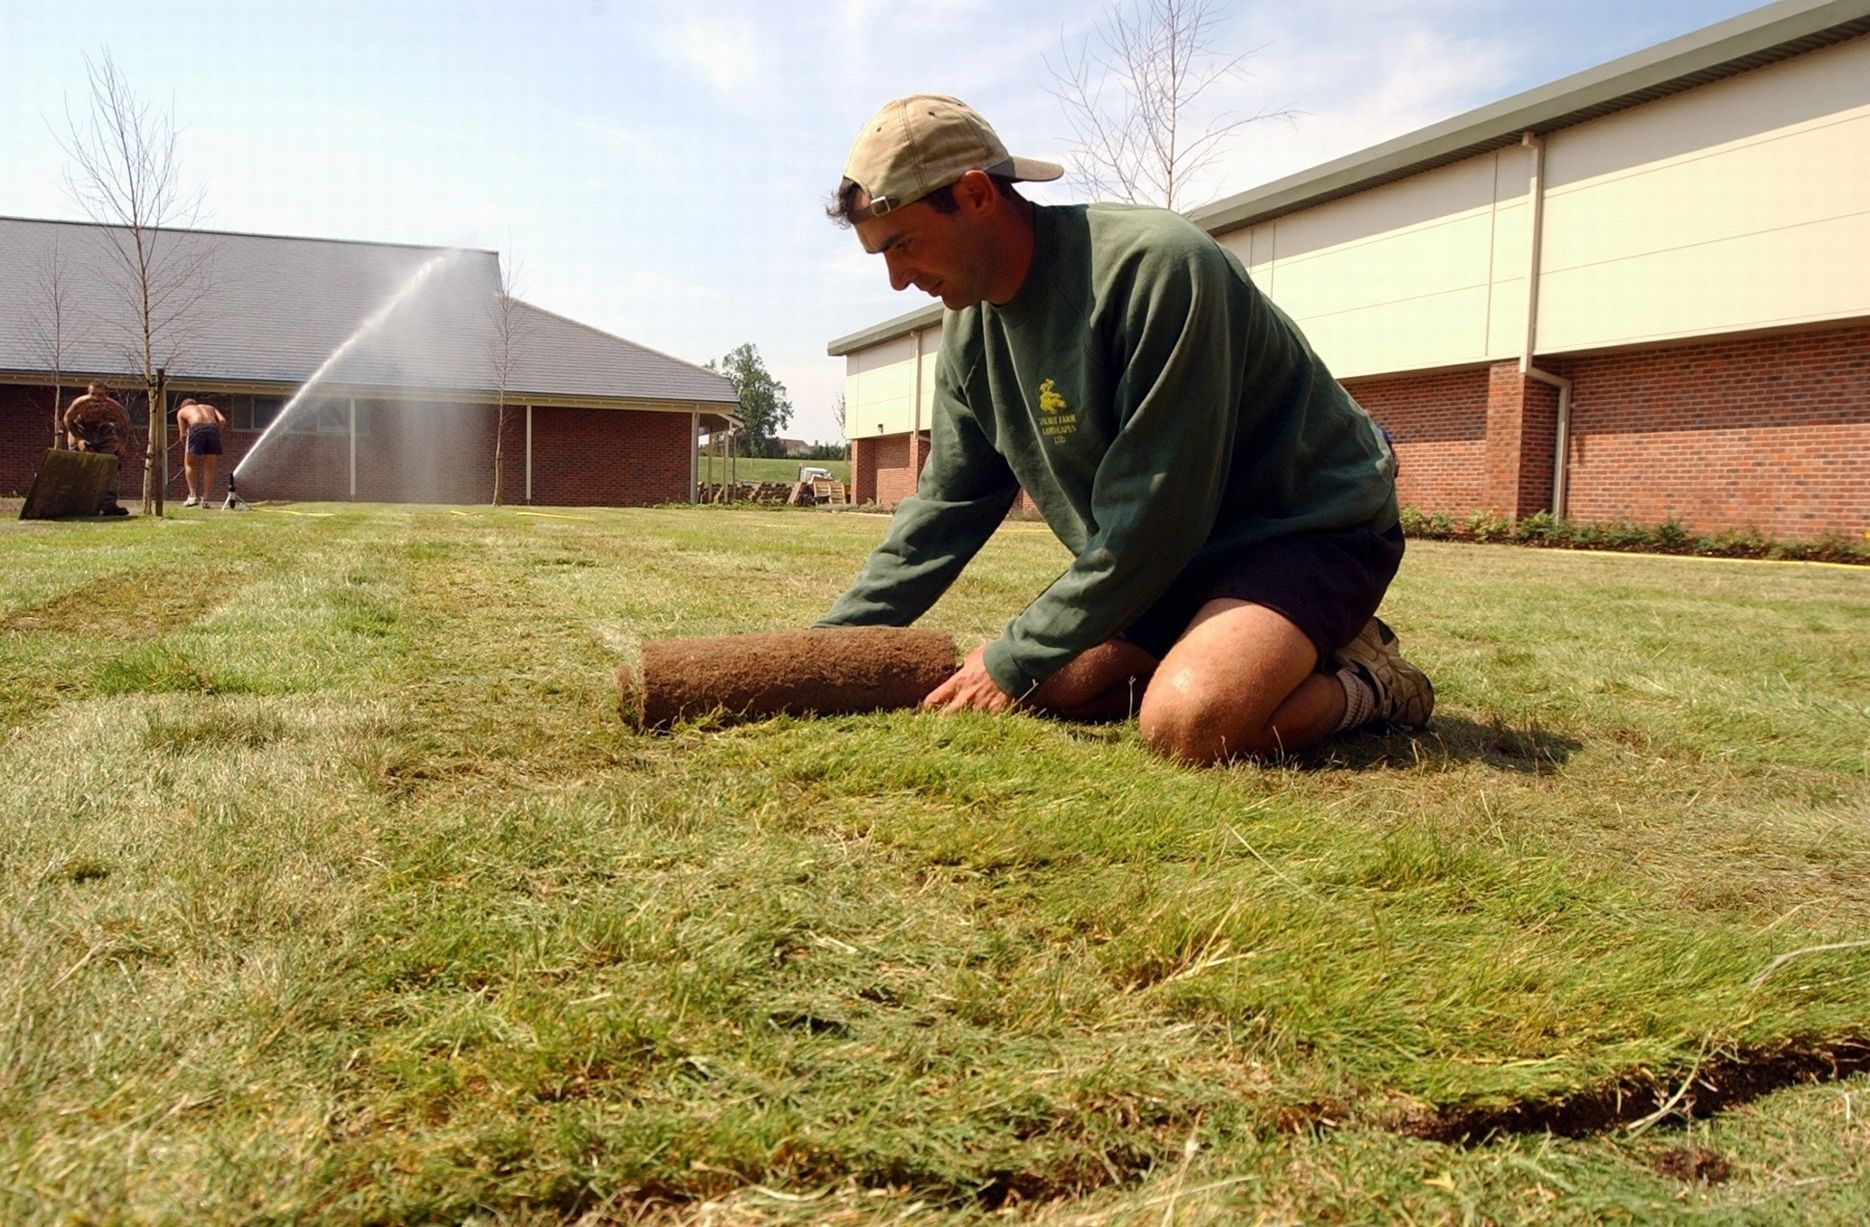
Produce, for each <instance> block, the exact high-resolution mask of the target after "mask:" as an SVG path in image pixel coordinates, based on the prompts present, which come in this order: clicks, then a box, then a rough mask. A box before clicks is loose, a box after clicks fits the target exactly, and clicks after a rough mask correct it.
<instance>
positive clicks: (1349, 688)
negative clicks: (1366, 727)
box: [1334, 665, 1377, 733]
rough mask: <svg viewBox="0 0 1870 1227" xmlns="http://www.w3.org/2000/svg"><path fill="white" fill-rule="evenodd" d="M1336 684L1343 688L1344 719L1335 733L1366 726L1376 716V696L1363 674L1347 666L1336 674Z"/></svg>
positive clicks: (1339, 722)
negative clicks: (1361, 725) (1362, 725)
mask: <svg viewBox="0 0 1870 1227" xmlns="http://www.w3.org/2000/svg"><path fill="white" fill-rule="evenodd" d="M1337 678H1338V684H1339V685H1341V686H1343V687H1344V718H1343V719H1342V720H1340V721H1338V727H1337V728H1336V730H1334V731H1336V732H1339V733H1342V732H1343V731H1344V730H1345V729H1354V728H1356V727H1357V726H1358V725H1360V724H1368V723H1369V722H1370V719H1371V717H1373V716H1375V715H1376V714H1377V695H1376V691H1375V690H1374V689H1373V688H1372V687H1371V685H1370V683H1369V682H1367V681H1365V680H1364V676H1363V674H1361V673H1359V672H1358V671H1357V670H1356V669H1353V668H1351V667H1350V666H1349V665H1346V666H1344V667H1343V668H1342V669H1339V670H1338V672H1337Z"/></svg>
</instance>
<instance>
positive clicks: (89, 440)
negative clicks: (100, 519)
mask: <svg viewBox="0 0 1870 1227" xmlns="http://www.w3.org/2000/svg"><path fill="white" fill-rule="evenodd" d="M65 441H66V443H67V444H68V445H69V446H70V447H71V450H72V451H74V452H92V453H94V454H97V455H102V456H109V457H111V458H112V459H113V460H115V461H116V468H115V469H114V470H113V471H112V474H111V479H110V488H109V489H108V490H106V491H105V492H104V505H103V506H102V507H101V508H99V509H98V514H100V515H107V516H127V515H129V514H130V512H129V510H128V509H127V508H125V507H124V506H123V505H122V504H121V503H119V502H118V501H117V487H118V484H119V482H120V481H121V480H122V475H123V453H124V449H125V448H127V447H128V446H129V445H130V442H131V438H130V415H129V414H128V413H126V412H124V408H123V405H122V404H121V403H120V402H119V401H118V400H117V399H116V398H115V397H113V396H112V395H111V394H110V385H109V384H107V383H105V382H104V381H103V380H101V379H99V380H94V381H93V382H92V383H91V384H90V385H88V386H87V387H86V388H85V390H84V395H82V396H80V397H77V398H76V399H75V400H73V401H72V402H71V404H70V405H67V406H66V408H65Z"/></svg>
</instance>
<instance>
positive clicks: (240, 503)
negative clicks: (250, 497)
mask: <svg viewBox="0 0 1870 1227" xmlns="http://www.w3.org/2000/svg"><path fill="white" fill-rule="evenodd" d="M246 505H247V500H246V499H243V498H241V497H240V494H239V492H238V491H236V490H235V489H234V475H233V474H232V473H229V474H228V475H227V500H226V501H225V502H223V503H222V504H221V510H222V511H239V510H240V509H241V508H242V507H245V506H246Z"/></svg>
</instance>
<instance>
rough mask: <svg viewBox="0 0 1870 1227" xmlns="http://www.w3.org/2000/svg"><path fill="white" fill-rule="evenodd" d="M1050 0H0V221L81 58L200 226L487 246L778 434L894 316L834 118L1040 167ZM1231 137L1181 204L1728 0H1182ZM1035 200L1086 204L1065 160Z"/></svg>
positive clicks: (814, 419) (51, 161)
mask: <svg viewBox="0 0 1870 1227" xmlns="http://www.w3.org/2000/svg"><path fill="white" fill-rule="evenodd" d="M1128 2H1133V0H1128ZM1108 7H1109V6H1108V5H1103V6H1100V5H1098V4H1094V3H1093V4H1087V3H1085V2H1084V0H921V3H919V4H914V5H909V4H902V3H894V4H892V3H886V2H885V0H823V2H819V0H709V2H708V3H706V4H700V3H695V2H694V0H530V2H529V3H526V4H515V3H513V2H512V0H312V2H309V3H308V2H305V0H267V2H265V3H256V2H255V0H60V2H59V3H47V2H46V0H0V216H11V217H34V218H64V219H71V220H84V214H83V212H82V211H81V210H80V209H79V208H78V206H77V204H76V203H75V201H74V198H73V197H72V195H71V193H70V190H69V188H68V186H67V182H66V176H67V171H68V168H69V165H70V160H69V158H68V157H67V156H66V154H65V152H64V150H63V148H62V147H61V138H65V139H67V140H68V139H69V138H68V136H67V134H68V133H69V130H70V129H69V123H68V119H67V116H68V114H70V115H78V116H81V115H82V114H83V113H84V112H85V111H86V110H87V108H88V107H89V99H90V86H89V81H88V77H87V70H86V57H87V56H88V57H90V58H91V59H92V60H93V61H97V60H100V59H101V57H102V56H103V55H104V54H105V53H108V54H109V55H110V57H111V58H112V59H113V60H114V61H115V63H116V65H117V67H118V68H119V70H120V71H121V72H122V73H123V75H124V76H125V77H126V78H127V80H128V81H129V83H130V86H131V88H132V89H133V90H134V91H135V92H136V94H137V95H138V96H139V98H140V99H141V100H142V101H143V102H144V103H146V104H148V105H149V106H150V107H151V108H152V109H153V110H154V111H156V112H158V113H161V112H167V113H168V114H169V115H170V116H172V118H173V120H174V122H175V125H176V128H177V130H178V136H177V153H178V157H179V160H180V163H181V175H182V178H183V181H184V183H185V184H188V185H191V186H193V187H197V188H199V189H200V190H201V192H202V195H203V205H204V209H203V215H202V219H201V222H200V224H201V225H203V226H204V227H207V228H211V229H216V230H229V231H237V232H242V233H253V234H292V235H308V236H314V237H320V238H337V239H357V240H367V241H372V242H390V243H411V244H418V245H423V246H462V247H475V248H482V249H487V250H493V251H498V252H500V253H501V255H502V258H503V259H504V260H505V261H506V263H507V265H508V267H509V269H510V271H511V273H512V276H513V280H514V286H515V289H516V291H517V293H518V294H519V296H520V297H522V298H524V299H526V300H527V301H529V302H531V303H534V304H535V305H537V306H540V307H543V308H545V309H547V310H549V311H554V312H557V313H558V314H561V315H566V316H569V317H571V318H573V319H576V320H579V321H581V322H583V323H586V324H589V325H592V326H593V327H597V328H600V329H603V330H604V331H606V332H611V333H614V334H616V335H619V336H623V337H627V338H629V339H630V340H632V341H635V342H637V343H638V344H641V345H646V346H648V347H650V348H652V349H655V350H659V351H661V352H663V353H666V354H669V355H672V356H674V357H677V358H681V359H683V360H685V361H688V362H694V363H697V364H699V363H702V362H705V361H707V360H708V359H710V358H719V357H721V356H722V355H724V354H726V353H727V352H728V351H729V350H731V349H733V348H734V347H735V346H738V345H740V344H742V343H743V342H751V343H752V344H753V345H755V346H756V347H757V348H758V349H759V352H760V355H761V357H762V359H763V360H764V361H765V363H766V366H767V368H768V369H769V370H770V371H772V373H773V374H774V375H775V376H776V377H777V378H778V379H779V380H780V381H781V382H782V383H784V384H785V385H786V387H787V394H788V397H789V399H790V400H791V402H792V405H793V418H792V423H791V425H790V426H789V427H788V428H787V429H786V430H785V431H784V433H785V434H786V435H788V436H791V437H796V438H803V439H808V440H824V441H836V440H838V439H839V438H841V437H842V436H841V434H840V432H839V428H838V422H837V415H836V410H837V398H838V393H839V390H840V389H841V388H842V386H843V378H844V361H843V359H841V358H831V357H828V356H827V355H826V353H825V346H826V344H827V343H828V342H829V341H831V340H833V339H834V338H837V337H841V336H845V335H847V334H849V333H853V332H856V331H859V330H861V329H863V328H867V327H869V326H870V325H872V324H876V323H879V322H881V321H883V320H886V319H889V318H892V317H894V316H897V315H900V314H902V313H904V312H906V311H911V310H915V309H917V308H919V307H921V306H923V305H925V304H926V303H927V302H928V301H930V300H928V299H927V298H926V297H925V296H924V295H922V294H920V293H919V292H917V291H915V290H913V289H911V290H909V291H907V292H905V293H901V294H898V293H893V292H892V291H891V290H890V288H889V284H888V279H887V277H886V275H885V273H884V269H883V266H882V261H881V260H880V259H879V258H877V257H873V256H866V255H864V254H863V252H862V251H861V250H860V248H859V247H858V245H857V241H856V239H855V237H854V236H853V235H852V234H851V233H850V232H849V231H847V230H842V229H839V228H838V227H837V226H835V225H833V224H832V223H831V222H829V221H828V220H826V218H825V216H824V211H823V210H824V205H825V203H826V201H827V199H828V198H829V196H830V193H831V191H832V189H833V188H835V187H836V185H837V181H838V178H839V173H840V170H841V168H842V166H843V162H844V156H845V153H846V152H847V151H848V149H849V146H850V142H851V140H852V138H853V137H854V136H855V135H856V133H857V130H858V129H859V127H860V126H861V125H862V124H863V122H864V120H865V119H866V118H867V117H868V116H870V115H871V114H872V113H873V112H875V111H876V110H877V109H878V108H879V107H880V106H881V105H882V104H883V103H884V102H885V101H887V100H889V99H891V98H894V97H898V96H901V95H904V94H909V93H918V92H937V93H949V94H955V95H958V96H959V97H961V98H963V99H965V100H967V101H968V102H969V103H970V104H972V105H973V106H974V107H976V108H977V109H978V110H980V111H981V112H982V113H983V114H984V115H985V116H986V117H987V118H988V120H989V121H990V122H991V123H992V124H993V126H994V128H995V129H996V130H997V131H998V132H999V134H1000V136H1001V138H1002V139H1003V140H1004V141H1005V142H1006V144H1007V145H1008V147H1009V148H1010V149H1011V151H1012V152H1013V153H1015V154H1021V155H1026V156H1031V157H1039V158H1046V159H1049V160H1052V161H1058V162H1064V161H1065V160H1066V154H1067V149H1068V145H1069V134H1070V127H1069V125H1068V121H1067V116H1066V113H1065V111H1064V109H1063V107H1062V104H1061V103H1060V102H1059V100H1058V99H1057V97H1055V91H1056V89H1057V81H1056V77H1055V75H1054V73H1053V71H1052V66H1055V65H1058V64H1059V63H1061V62H1062V58H1063V55H1064V54H1065V53H1067V52H1075V51H1076V50H1078V49H1079V48H1081V47H1084V46H1085V45H1086V42H1085V40H1087V39H1089V40H1090V43H1089V44H1088V45H1089V46H1090V48H1091V49H1092V50H1093V51H1095V50H1096V48H1097V45H1098V44H1097V31H1096V27H1097V23H1098V22H1099V21H1100V19H1102V18H1103V17H1104V15H1105V14H1106V13H1107V12H1108ZM1213 7H1214V8H1216V9H1217V10H1218V11H1219V16H1220V18H1221V20H1220V21H1219V24H1218V25H1217V26H1216V28H1215V32H1214V42H1215V45H1216V47H1217V49H1218V50H1220V51H1222V52H1224V53H1225V54H1226V55H1227V56H1229V57H1232V56H1234V55H1245V56H1246V58H1245V59H1244V60H1243V61H1242V62H1241V65H1240V70H1239V71H1238V72H1237V73H1236V74H1235V75H1233V76H1230V77H1227V78H1224V79H1223V80H1222V81H1221V82H1220V83H1219V84H1218V85H1217V86H1216V88H1214V89H1212V90H1210V91H1209V93H1208V94H1207V95H1205V96H1204V98H1203V100H1202V101H1203V104H1204V105H1203V106H1202V107H1201V108H1200V110H1199V111H1198V112H1197V113H1196V114H1194V115H1193V116H1192V117H1191V122H1192V123H1194V124H1195V126H1196V127H1197V128H1198V129H1205V128H1206V127H1207V126H1208V125H1209V124H1212V123H1216V122H1222V121H1224V120H1226V119H1229V118H1246V117H1251V116H1261V115H1266V116H1270V117H1269V118H1261V119H1258V120H1255V121H1254V122H1251V123H1248V124H1245V125H1244V126H1242V127H1239V128H1237V129H1235V130H1234V131H1233V132H1232V133H1231V134H1230V135H1229V136H1228V138H1227V140H1226V142H1225V144H1224V147H1223V151H1222V155H1221V156H1220V157H1219V158H1217V159H1216V160H1215V161H1214V163H1213V164H1212V166H1211V167H1210V168H1209V171H1208V173H1207V174H1206V175H1205V176H1204V177H1203V178H1202V179H1200V180H1199V181H1197V183H1196V184H1195V185H1194V189H1193V194H1192V195H1191V196H1190V197H1188V198H1186V199H1184V200H1183V201H1181V202H1180V203H1181V204H1182V205H1183V207H1191V206H1197V205H1199V204H1202V203H1207V202H1209V201H1212V200H1216V199H1220V198H1223V197H1226V196H1230V195H1233V194H1234V193H1236V192H1242V191H1246V190H1248V189H1250V188H1253V187H1256V186H1258V185H1260V184H1262V183H1267V182H1270V181H1272V180H1274V179H1279V178H1282V177H1284V176H1286V175H1289V174H1293V173H1296V172H1298V171H1302V170H1305V169H1307V168H1309V167H1312V166H1316V165H1318V164H1320V163H1323V162H1328V161H1330V160H1332V159H1334V158H1337V157H1341V156H1343V155H1345V154H1349V153H1354V152H1356V151H1357V150H1359V149H1363V148H1366V147H1368V146H1371V145H1375V144H1380V143H1381V142H1383V141H1386V140H1389V139H1391V138H1392V137H1396V136H1401V135H1403V134H1405V133H1408V132H1411V131H1414V130H1416V129H1418V128H1422V127H1425V126H1427V125H1430V124H1433V123H1436V122H1438V121H1440V120H1443V119H1447V118H1449V117H1451V116H1454V115H1458V114H1460V113H1462V112H1464V111H1468V110H1472V109H1474V108H1476V107H1482V106H1486V105H1488V104H1490V103H1493V102H1496V101H1498V100H1500V99H1502V98H1506V97H1509V96H1511V95H1513V94H1516V93H1519V92H1521V91H1523V90H1528V89H1533V88H1536V87H1538V86H1541V85H1544V84H1546V83H1548V82H1550V81H1554V80H1556V79H1558V78H1560V77H1564V76H1567V75H1569V74H1571V73H1574V72H1579V71H1582V70H1584V69H1587V68H1592V67H1595V66H1596V65H1598V64H1601V63H1604V62H1606V61H1608V60H1611V59H1615V58H1616V57H1618V56H1621V55H1626V54H1628V53H1630V52H1633V51H1639V50H1641V49H1643V48H1645V47H1649V46H1652V45H1654V44H1656V43H1660V42H1664V41H1666V40H1668V39H1671V38H1674V37H1676V36H1678V35H1682V34H1686V33H1688V32H1690V31H1693V30H1697V29H1700V28H1702V27H1704V26H1708V25H1712V24H1714V23H1716V22H1719V21H1723V20H1726V19H1727V18H1730V17H1733V16H1736V15H1738V14H1740V13H1743V12H1746V11H1748V10H1749V9H1752V8H1754V7H1757V6H1756V5H1755V4H1753V3H1749V2H1747V0H1577V2H1575V3H1559V2H1555V0H1303V3H1294V2H1292V0H1287V2H1285V3H1281V4H1271V3H1261V2H1259V0H1244V2H1237V3H1229V2H1227V0H1214V4H1213ZM1030 194H1031V195H1032V196H1034V197H1035V198H1037V199H1041V200H1044V201H1047V202H1052V203H1059V202H1065V201H1076V200H1084V199H1088V198H1089V197H1088V195H1087V193H1086V192H1085V190H1084V189H1083V188H1082V187H1080V186H1078V185H1075V184H1074V183H1073V182H1072V181H1071V180H1069V179H1067V180H1064V181H1060V182H1059V183H1056V184H1047V185H1042V186H1038V187H1035V188H1033V189H1032V190H1031V192H1030Z"/></svg>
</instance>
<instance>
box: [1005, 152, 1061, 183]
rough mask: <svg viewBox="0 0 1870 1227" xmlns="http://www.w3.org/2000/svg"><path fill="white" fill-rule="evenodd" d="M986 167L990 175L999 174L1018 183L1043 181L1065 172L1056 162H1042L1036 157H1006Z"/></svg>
mask: <svg viewBox="0 0 1870 1227" xmlns="http://www.w3.org/2000/svg"><path fill="white" fill-rule="evenodd" d="M986 169H987V173H988V174H990V175H999V176H1000V177H1001V178H1003V179H1012V180H1014V181H1016V182H1020V183H1045V182H1048V181H1050V180H1052V179H1057V178H1060V177H1061V176H1063V175H1064V173H1065V168H1064V167H1063V166H1060V165H1059V164H1058V163H1056V162H1042V161H1040V160H1039V159H1038V158H1008V159H1007V160H1006V161H1004V162H996V163H994V164H993V165H992V166H989V167H987V168H986Z"/></svg>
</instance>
